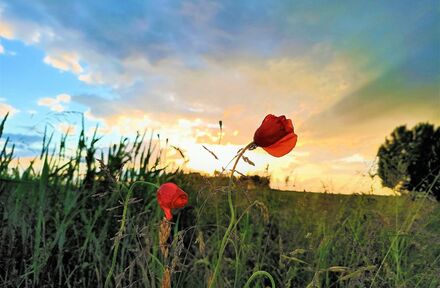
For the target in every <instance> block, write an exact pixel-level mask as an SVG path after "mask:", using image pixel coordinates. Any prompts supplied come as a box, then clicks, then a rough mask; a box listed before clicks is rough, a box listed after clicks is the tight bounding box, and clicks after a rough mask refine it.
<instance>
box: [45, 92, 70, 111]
mask: <svg viewBox="0 0 440 288" xmlns="http://www.w3.org/2000/svg"><path fill="white" fill-rule="evenodd" d="M70 99H71V96H70V95H69V94H65V93H63V94H58V95H57V96H55V97H54V98H51V97H45V98H41V99H39V100H38V102H37V103H38V105H40V106H46V107H49V109H50V110H52V111H55V112H62V111H64V110H65V108H66V107H65V106H64V105H63V104H68V103H69V102H70Z"/></svg>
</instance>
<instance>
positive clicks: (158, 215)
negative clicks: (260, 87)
mask: <svg viewBox="0 0 440 288" xmlns="http://www.w3.org/2000/svg"><path fill="white" fill-rule="evenodd" d="M4 125H5V121H3V123H2V125H1V126H0V137H1V134H2V133H1V132H2V130H3V127H4ZM50 138H51V137H49V136H47V137H45V139H44V142H43V143H42V149H41V155H40V156H38V157H36V162H35V163H37V162H40V163H42V165H41V167H42V168H41V169H40V168H37V166H36V164H31V165H30V166H29V167H28V168H27V169H24V170H23V169H18V168H16V167H15V165H13V159H14V152H13V144H11V143H9V142H8V141H7V140H6V139H3V138H1V139H2V140H3V143H4V147H3V149H2V150H1V152H0V179H1V180H0V215H1V216H0V217H1V218H0V219H1V226H0V286H1V287H104V286H108V287H163V286H161V285H163V283H161V281H162V279H163V273H164V271H165V270H166V269H167V268H166V267H168V269H169V271H170V272H171V287H194V288H195V287H234V288H236V287H411V288H413V287H420V288H425V287H431V288H435V287H440V277H439V275H440V206H439V204H438V203H437V202H435V201H434V200H432V199H431V198H430V197H429V195H428V194H427V193H426V194H423V193H418V194H412V193H409V194H407V195H402V196H393V197H385V196H371V195H332V194H318V193H307V192H301V193H300V192H291V191H277V190H272V189H270V188H269V186H268V181H267V180H268V179H266V178H258V177H254V181H253V180H252V179H250V178H249V177H248V178H246V177H235V178H234V179H233V180H234V181H232V182H230V181H229V179H228V177H227V176H226V175H220V176H213V177H208V176H202V175H200V174H196V173H192V174H188V173H184V172H183V171H182V170H181V169H179V168H177V169H174V170H171V169H166V167H163V165H162V164H161V161H160V157H161V152H160V151H158V147H156V146H154V144H153V142H152V140H151V139H150V138H148V137H147V138H145V137H143V136H141V135H140V136H139V137H138V138H136V139H135V140H134V141H132V142H129V141H128V139H122V140H121V142H120V143H118V144H115V145H113V146H111V147H110V148H109V149H108V150H107V151H103V152H102V154H100V153H98V152H97V151H98V150H97V146H98V144H99V138H98V136H97V135H94V136H93V137H92V138H90V139H87V138H86V137H85V135H84V132H82V133H81V134H80V136H79V138H78V141H77V147H76V151H75V153H73V154H72V153H70V154H69V153H66V138H63V139H61V140H60V142H58V143H56V141H55V140H53V139H50ZM145 143H146V144H145ZM101 160H102V161H101ZM38 167H39V166H38ZM255 180H257V181H255ZM145 181H146V182H150V183H153V184H156V185H160V184H162V183H165V182H174V183H176V184H177V185H179V186H180V187H182V189H183V190H184V191H185V192H187V193H188V194H189V199H190V200H189V205H188V206H187V207H185V208H183V209H181V210H180V211H177V213H176V214H175V217H174V219H173V224H172V226H171V229H172V231H171V234H172V235H171V237H170V240H169V242H168V244H169V246H170V250H169V253H170V256H169V257H168V258H165V257H163V255H162V254H161V252H160V250H161V249H160V247H159V239H158V238H159V224H160V223H161V220H162V219H163V212H162V210H160V208H159V206H158V204H157V201H156V188H155V187H154V186H153V185H149V184H146V183H145ZM427 192H428V191H427ZM228 196H230V197H231V200H232V203H233V206H232V207H229V204H228ZM231 213H232V214H231ZM231 215H232V216H231ZM231 217H233V219H234V221H232V222H231ZM231 223H233V225H232V226H231V225H230V224H231ZM222 248H224V253H221V252H222Z"/></svg>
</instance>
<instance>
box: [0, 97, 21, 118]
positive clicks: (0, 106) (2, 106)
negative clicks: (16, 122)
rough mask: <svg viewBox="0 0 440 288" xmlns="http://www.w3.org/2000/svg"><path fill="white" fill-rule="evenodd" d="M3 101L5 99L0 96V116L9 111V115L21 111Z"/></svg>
mask: <svg viewBox="0 0 440 288" xmlns="http://www.w3.org/2000/svg"><path fill="white" fill-rule="evenodd" d="M2 102H3V101H2V99H1V98H0V115H1V116H0V117H3V116H5V115H6V114H7V113H9V116H13V115H14V114H16V113H18V112H20V110H18V109H17V108H15V107H12V106H11V105H9V104H6V103H2Z"/></svg>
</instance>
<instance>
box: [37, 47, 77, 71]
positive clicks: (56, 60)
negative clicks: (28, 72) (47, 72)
mask: <svg viewBox="0 0 440 288" xmlns="http://www.w3.org/2000/svg"><path fill="white" fill-rule="evenodd" d="M43 61H44V63H46V64H48V65H51V66H53V67H55V68H57V69H60V70H62V71H72V72H73V73H75V74H79V73H82V72H83V68H82V67H81V65H80V64H79V58H78V56H77V55H75V54H73V53H66V52H62V53H58V54H53V55H47V56H46V57H44V59H43Z"/></svg>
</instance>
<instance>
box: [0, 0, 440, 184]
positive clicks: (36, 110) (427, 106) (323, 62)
mask: <svg viewBox="0 0 440 288" xmlns="http://www.w3.org/2000/svg"><path fill="white" fill-rule="evenodd" d="M439 9H440V8H439V5H438V2H436V1H386V2H385V1H369V2H358V1H338V2H333V1H332V2H330V1H313V2H311V1H277V2H274V1H221V2H217V1H130V2H129V3H125V2H121V1H68V2H66V1H22V0H16V1H4V0H0V45H1V46H0V113H2V114H5V113H6V112H7V111H10V112H11V117H10V119H9V121H8V125H7V133H10V134H14V135H15V136H14V137H16V136H17V135H19V134H22V135H23V137H22V139H26V140H23V141H29V142H33V143H34V142H36V141H37V139H38V138H35V137H37V136H38V135H40V134H41V131H43V130H44V127H45V126H47V125H49V127H50V128H51V129H53V130H54V131H55V132H56V133H62V132H63V131H66V129H69V128H70V131H71V132H77V131H78V125H79V123H80V117H79V115H78V114H76V113H73V114H69V113H66V111H75V112H82V113H85V119H86V126H87V129H88V133H91V131H92V130H91V129H92V127H94V126H95V125H96V124H99V126H100V133H101V134H103V135H105V137H104V139H103V144H102V145H106V144H108V142H110V141H115V139H118V137H120V135H122V134H123V135H127V136H131V135H134V134H135V132H136V130H144V129H154V130H155V131H158V132H159V133H161V134H162V135H164V138H169V139H170V141H171V142H174V143H176V144H180V145H181V146H182V148H183V149H184V150H186V151H187V152H188V153H189V154H190V156H191V157H192V160H190V163H189V168H192V169H196V170H205V171H211V170H213V169H215V168H218V167H216V166H221V164H219V163H214V164H212V165H208V166H209V167H204V166H203V165H204V161H201V160H200V158H203V157H204V156H206V155H204V154H203V153H204V152H206V151H203V149H200V151H199V150H198V149H199V148H200V145H201V144H206V145H211V146H210V147H212V148H213V149H218V150H219V151H222V152H223V153H224V154H225V155H226V156H225V158H228V156H230V155H231V153H232V154H233V153H234V152H233V151H236V148H237V147H239V146H241V145H245V144H247V142H249V139H251V138H252V134H253V131H254V130H255V128H256V127H257V126H258V125H259V123H260V122H261V119H262V118H264V116H265V115H266V114H268V113H274V114H277V115H280V114H285V115H286V116H288V117H290V118H292V119H293V122H294V125H295V128H296V131H297V132H298V134H299V137H300V138H299V142H298V147H297V149H296V150H295V151H294V153H292V155H289V157H287V158H285V159H275V160H273V159H270V158H267V157H266V155H264V154H263V153H260V154H259V152H256V153H255V155H254V157H255V158H256V159H258V161H257V163H259V165H257V166H258V167H257V170H258V169H262V167H265V165H266V164H267V163H269V162H270V163H271V164H272V165H273V167H274V168H273V169H274V170H273V173H274V174H277V173H279V175H280V177H279V178H283V177H284V176H285V175H284V174H285V173H284V174H283V175H281V172H280V171H288V173H293V174H294V175H295V177H296V178H298V179H299V180H298V183H297V188H299V189H301V188H304V189H309V190H316V189H319V186H321V185H322V182H326V181H327V182H331V183H337V184H334V185H335V186H336V188H335V190H338V189H342V187H346V186H347V184H346V183H348V182H350V181H351V180H349V179H352V178H353V175H354V174H356V173H358V172H359V171H360V172H365V171H366V170H368V169H369V166H371V163H372V162H374V157H375V152H376V151H377V147H378V145H380V143H381V142H382V141H383V139H384V137H385V136H386V135H388V134H389V133H390V132H391V130H392V129H393V128H394V127H396V126H397V125H401V124H407V125H409V126H412V125H414V124H415V123H418V122H420V121H425V122H426V121H429V122H431V123H434V124H437V125H438V124H439V123H440V115H439V112H438V110H439V109H438V107H439V106H440V98H439V97H440V96H439V84H438V83H440V81H439V80H440V79H439V75H440V73H439V72H440V55H439V53H440V52H439V51H440V31H439V30H440V17H439V16H440V15H439V14H440V11H439ZM218 120H223V123H224V128H225V129H224V130H225V135H224V138H223V141H224V144H225V145H223V146H222V147H218V146H216V145H215V143H217V142H218V141H217V140H218V138H217V137H218V129H217V123H218ZM75 127H76V129H75ZM29 135H33V136H35V137H27V136H29ZM32 145H36V144H35V143H34V144H32ZM28 150H32V149H28ZM20 153H21V155H25V156H29V155H30V154H31V152H29V151H26V147H25V146H23V147H22V149H21V151H20ZM227 160H229V159H227ZM242 169H243V170H244V171H247V170H246V169H247V168H246V167H245V166H243V167H242ZM277 169H278V170H277ZM320 175H329V176H328V179H321V178H320ZM360 182H362V183H363V184H362V185H361V184H359V185H358V184H356V185H357V186H356V185H355V184H353V185H351V184H350V185H348V186H349V187H350V188H347V189H355V188H356V189H357V188H359V187H361V188H359V189H365V187H367V186H368V185H369V184H368V183H367V182H365V183H367V184H365V183H364V182H363V180H362V181H361V180H360ZM366 185H367V186H366ZM353 187H355V188H353Z"/></svg>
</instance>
